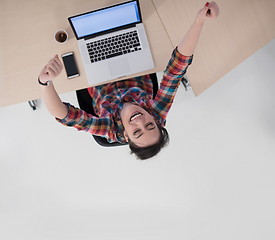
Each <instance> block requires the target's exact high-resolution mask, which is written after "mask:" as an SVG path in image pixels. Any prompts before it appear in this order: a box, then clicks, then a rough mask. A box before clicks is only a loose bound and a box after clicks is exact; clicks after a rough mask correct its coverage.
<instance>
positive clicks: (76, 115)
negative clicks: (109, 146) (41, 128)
mask: <svg viewBox="0 0 275 240" xmlns="http://www.w3.org/2000/svg"><path fill="white" fill-rule="evenodd" d="M64 104H65V105H66V106H67V107H68V114H67V116H66V117H65V118H63V119H58V118H56V120H57V121H58V122H59V123H61V124H63V125H64V126H68V127H74V128H76V129H77V130H78V131H86V132H89V133H91V134H93V135H97V136H102V137H105V138H107V140H108V141H112V140H113V138H114V137H115V136H114V134H113V133H112V131H110V129H111V126H112V121H111V119H110V118H108V117H101V118H99V117H95V116H93V115H91V114H88V113H86V112H85V111H83V110H81V109H79V108H76V107H74V106H73V105H71V104H69V103H64Z"/></svg>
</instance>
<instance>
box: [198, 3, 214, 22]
mask: <svg viewBox="0 0 275 240" xmlns="http://www.w3.org/2000/svg"><path fill="white" fill-rule="evenodd" d="M218 15H219V6H218V5H217V3H215V2H214V1H213V2H210V3H209V2H207V3H206V4H205V5H204V7H203V8H202V9H201V10H200V11H199V12H198V15H197V21H199V22H205V21H206V20H207V19H213V18H216V17H218Z"/></svg>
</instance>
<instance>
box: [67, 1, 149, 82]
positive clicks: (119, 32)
mask: <svg viewBox="0 0 275 240" xmlns="http://www.w3.org/2000/svg"><path fill="white" fill-rule="evenodd" d="M68 20H69V22H70V25H71V27H72V29H73V31H74V34H75V36H76V39H77V40H78V46H79V50H80V54H81V57H82V61H83V64H84V69H85V72H86V75H87V78H88V83H89V84H97V83H100V82H104V81H108V80H112V79H116V78H119V77H123V76H127V75H130V74H134V73H139V72H143V71H146V70H149V69H152V68H154V63H153V59H152V55H151V51H150V48H149V44H148V40H147V37H146V33H145V29H144V25H143V24H142V18H141V12H140V6H139V1H138V0H132V1H128V2H124V3H120V4H117V5H113V6H110V7H105V8H102V9H97V10H95V11H91V12H87V13H83V14H80V15H77V16H72V17H69V18H68Z"/></svg>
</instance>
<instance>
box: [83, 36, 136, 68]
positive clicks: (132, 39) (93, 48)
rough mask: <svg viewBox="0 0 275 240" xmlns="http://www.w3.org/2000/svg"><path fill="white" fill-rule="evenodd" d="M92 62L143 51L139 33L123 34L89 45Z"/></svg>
mask: <svg viewBox="0 0 275 240" xmlns="http://www.w3.org/2000/svg"><path fill="white" fill-rule="evenodd" d="M87 48H88V52H89V55H90V59H91V62H92V63H94V62H99V61H102V60H104V59H108V58H112V57H116V56H120V55H123V54H127V53H131V52H135V51H139V50H141V45H140V41H139V37H138V33H137V31H132V32H128V33H123V34H120V35H117V36H114V37H109V38H105V39H101V40H98V41H95V42H91V43H88V44H87Z"/></svg>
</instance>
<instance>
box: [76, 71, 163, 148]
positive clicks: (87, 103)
mask: <svg viewBox="0 0 275 240" xmlns="http://www.w3.org/2000/svg"><path fill="white" fill-rule="evenodd" d="M150 78H151V80H152V83H153V97H155V96H156V93H157V91H158V79H157V75H156V74H155V73H153V74H150ZM76 96H77V100H78V104H79V107H80V109H82V110H84V111H85V112H87V113H89V114H92V115H93V116H96V117H98V116H97V115H96V114H95V112H94V108H93V104H92V102H93V99H92V98H91V96H90V94H89V93H88V90H87V88H85V89H81V90H77V91H76ZM93 137H94V139H95V141H96V142H97V143H98V144H99V145H101V146H103V147H116V146H123V145H127V144H128V143H119V142H112V143H109V142H108V141H107V139H106V138H104V137H100V136H96V135H93Z"/></svg>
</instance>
